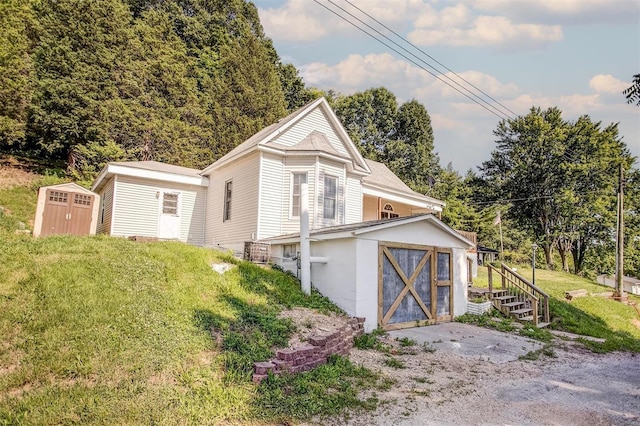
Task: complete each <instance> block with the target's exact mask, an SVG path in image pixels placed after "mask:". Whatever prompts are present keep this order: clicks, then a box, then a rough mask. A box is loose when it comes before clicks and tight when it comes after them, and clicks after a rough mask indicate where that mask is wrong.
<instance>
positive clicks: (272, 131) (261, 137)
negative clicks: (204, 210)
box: [202, 98, 369, 175]
mask: <svg viewBox="0 0 640 426" xmlns="http://www.w3.org/2000/svg"><path fill="white" fill-rule="evenodd" d="M316 108H321V109H322V110H323V112H324V113H325V115H326V116H327V117H328V119H329V121H330V124H331V125H332V126H333V127H334V128H335V129H336V131H337V133H338V134H339V136H340V138H341V139H342V140H343V141H344V143H345V146H346V148H347V151H348V152H349V154H350V156H351V159H352V160H353V163H354V169H355V170H358V171H362V172H366V173H368V172H369V168H368V166H367V163H366V162H365V160H364V158H363V157H362V155H361V154H360V152H359V151H358V148H357V147H356V146H355V144H354V143H353V141H352V140H351V138H349V135H348V134H347V131H346V130H345V129H344V127H343V126H342V123H341V122H340V120H339V119H338V117H337V116H336V114H335V113H334V112H333V109H331V107H330V106H329V103H328V102H327V100H326V99H325V98H318V99H316V100H315V101H313V102H310V103H308V104H307V105H305V106H303V107H302V108H300V109H298V110H297V111H294V112H292V113H291V114H289V115H288V116H286V117H284V118H282V119H280V120H278V121H277V122H276V123H273V124H272V125H270V126H267V127H265V128H264V129H262V130H260V131H259V132H258V133H256V134H255V135H253V136H251V137H250V138H249V139H247V140H246V141H244V142H242V143H241V144H240V145H238V146H237V147H235V148H234V149H232V150H231V151H229V152H228V153H227V154H225V155H224V156H223V157H222V158H220V159H218V160H217V161H216V162H214V163H213V164H211V165H210V166H208V167H206V168H205V169H204V170H203V171H202V174H203V175H208V174H209V173H210V172H211V171H212V170H214V169H216V168H218V167H221V166H223V165H225V164H227V163H229V162H231V161H233V160H234V159H236V158H238V157H240V156H243V155H246V154H248V153H250V152H253V151H254V150H257V149H259V148H260V147H264V148H268V147H275V148H281V147H279V146H278V145H279V144H277V143H271V144H269V142H271V141H272V140H273V139H275V138H276V137H277V136H278V135H279V134H280V133H282V132H285V131H286V130H287V129H289V128H290V127H292V126H294V125H295V124H296V123H298V122H299V121H300V120H302V119H303V118H304V117H306V116H307V115H308V114H310V113H311V112H312V111H313V110H315V109H316ZM314 138H315V140H316V142H317V138H316V137H315V136H314ZM309 143H310V142H307V144H309ZM267 144H269V145H268V146H267ZM303 146H304V145H303ZM307 146H309V145H307ZM332 148H333V147H332ZM287 149H289V150H291V149H292V147H288V148H287ZM333 151H335V148H333ZM341 157H344V156H341Z"/></svg>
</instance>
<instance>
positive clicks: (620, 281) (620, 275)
mask: <svg viewBox="0 0 640 426" xmlns="http://www.w3.org/2000/svg"><path fill="white" fill-rule="evenodd" d="M623 173H624V169H623V166H622V163H620V182H619V185H620V186H619V189H618V234H617V237H616V248H617V250H616V296H618V297H620V299H621V300H622V299H623V298H624V175H623Z"/></svg>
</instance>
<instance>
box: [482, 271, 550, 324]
mask: <svg viewBox="0 0 640 426" xmlns="http://www.w3.org/2000/svg"><path fill="white" fill-rule="evenodd" d="M487 268H488V279H489V294H490V295H493V289H494V286H493V274H494V273H496V274H498V275H499V276H500V278H501V289H502V290H508V291H509V293H510V295H511V296H513V297H515V298H516V300H517V301H518V302H523V303H524V304H525V306H527V305H528V306H527V307H530V308H531V310H532V311H533V313H532V316H533V322H534V324H535V325H536V326H537V325H538V320H539V316H542V319H543V321H544V322H550V314H549V295H547V294H546V293H545V292H544V291H542V290H541V289H540V288H539V287H536V286H535V285H533V284H532V283H530V282H529V281H528V280H527V279H526V278H524V277H523V276H522V275H520V274H518V273H517V272H516V271H514V270H513V269H511V268H509V267H508V266H507V265H505V264H504V263H503V264H502V265H501V268H500V269H497V268H495V267H494V266H492V265H487Z"/></svg>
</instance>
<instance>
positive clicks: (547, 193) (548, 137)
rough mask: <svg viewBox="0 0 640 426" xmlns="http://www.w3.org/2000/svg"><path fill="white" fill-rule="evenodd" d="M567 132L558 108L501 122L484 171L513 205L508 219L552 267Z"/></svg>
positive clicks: (538, 111) (498, 192)
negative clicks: (538, 245)
mask: <svg viewBox="0 0 640 426" xmlns="http://www.w3.org/2000/svg"><path fill="white" fill-rule="evenodd" d="M566 133H567V125H566V123H565V122H564V121H563V120H562V117H561V112H560V110H559V109H558V108H555V107H553V108H549V109H547V110H542V109H540V108H532V109H531V110H530V112H529V114H527V115H526V116H520V117H517V118H515V119H513V120H511V119H509V120H503V121H501V122H500V123H499V125H498V128H497V129H496V130H495V131H494V135H495V136H496V138H497V140H496V145H497V146H496V149H495V150H494V151H493V152H492V154H491V159H490V160H488V161H486V162H484V163H483V164H482V166H481V167H480V170H481V172H482V174H483V177H484V178H485V179H486V181H487V182H488V184H489V185H491V186H492V187H493V188H494V190H495V192H494V194H495V195H496V196H497V197H499V198H500V199H503V200H512V203H513V204H512V207H511V208H510V209H509V210H508V212H507V215H508V217H510V218H512V219H513V220H514V222H515V223H516V224H517V225H519V226H520V227H522V228H523V229H525V230H527V231H528V232H530V233H531V234H532V236H533V238H534V239H535V241H536V242H537V243H538V244H540V245H541V246H542V247H543V249H544V253H545V259H546V262H547V265H548V266H549V267H551V266H553V248H554V247H555V245H556V242H557V238H558V234H557V227H558V224H559V222H560V220H561V217H562V216H561V213H562V212H561V208H560V205H559V202H558V193H559V191H561V189H562V187H563V183H564V182H563V181H564V176H563V174H562V164H563V161H564V160H563V155H564V153H565V150H566V147H565V145H564V140H565V139H566Z"/></svg>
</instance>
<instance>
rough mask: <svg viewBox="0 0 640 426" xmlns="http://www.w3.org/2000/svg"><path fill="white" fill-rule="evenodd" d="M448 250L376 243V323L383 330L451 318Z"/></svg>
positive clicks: (450, 269)
mask: <svg viewBox="0 0 640 426" xmlns="http://www.w3.org/2000/svg"><path fill="white" fill-rule="evenodd" d="M452 275H453V274H452V262H451V251H450V250H447V249H438V248H435V247H430V246H421V245H413V244H398V243H382V242H381V243H380V244H379V253H378V283H379V285H378V288H379V293H378V322H379V324H380V326H381V327H382V328H384V329H385V330H393V329H398V328H407V327H415V326H419V325H424V324H432V323H435V322H442V321H449V320H451V319H452V315H451V312H452V310H453V297H452V295H453V288H452V283H453V280H452Z"/></svg>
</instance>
